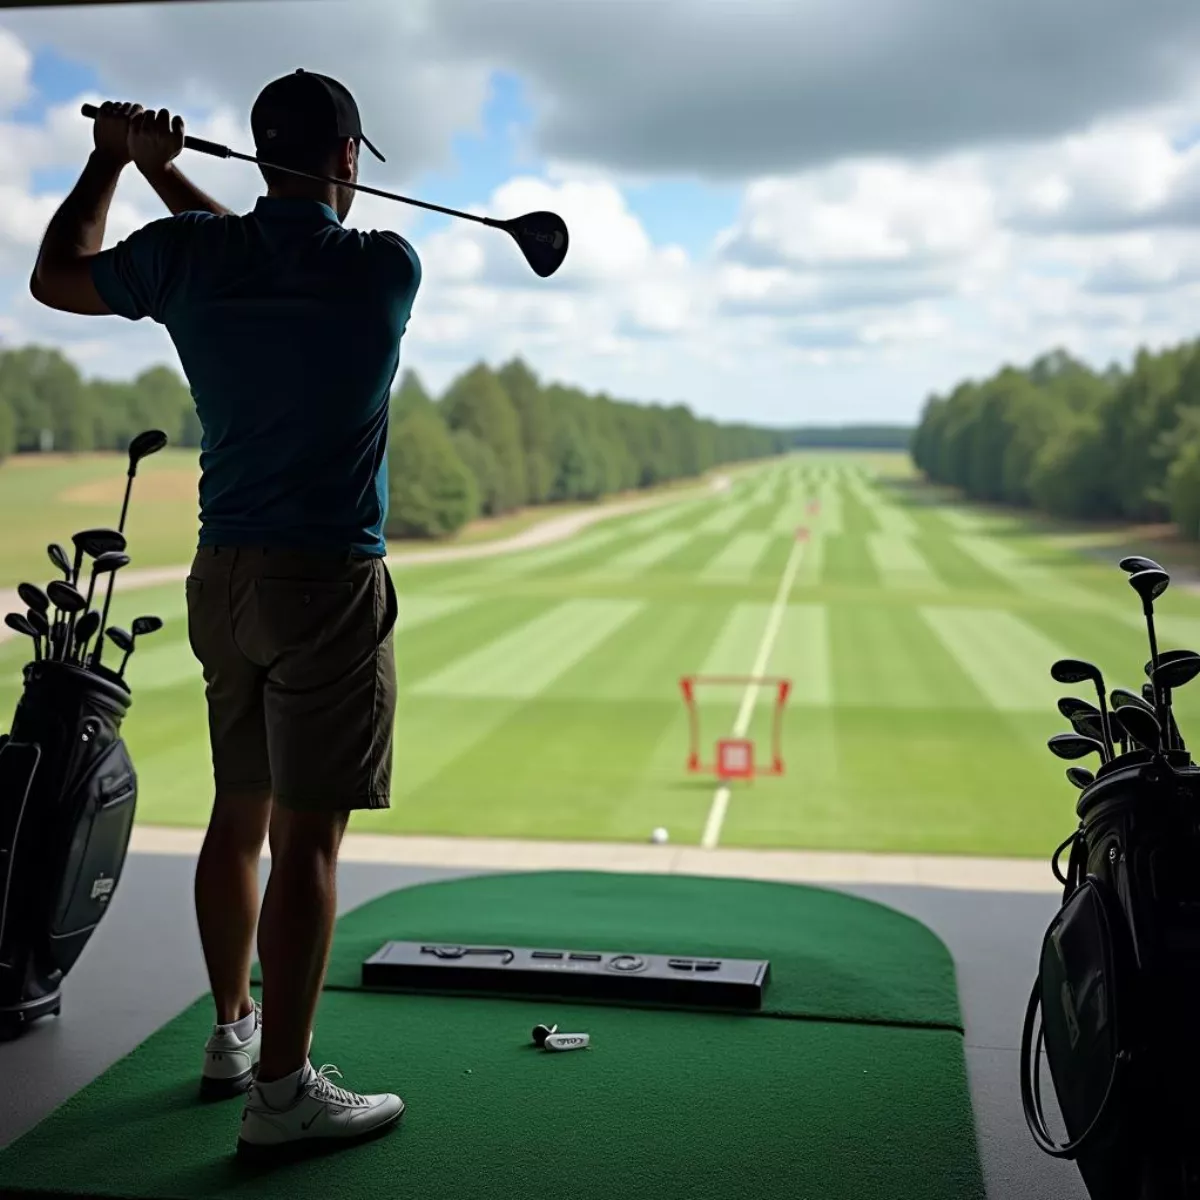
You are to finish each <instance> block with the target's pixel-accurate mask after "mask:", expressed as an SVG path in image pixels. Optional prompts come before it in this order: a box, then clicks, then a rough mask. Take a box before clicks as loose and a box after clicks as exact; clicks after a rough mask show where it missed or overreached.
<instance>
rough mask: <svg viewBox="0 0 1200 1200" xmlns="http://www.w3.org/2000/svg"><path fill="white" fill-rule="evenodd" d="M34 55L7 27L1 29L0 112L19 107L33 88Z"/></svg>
mask: <svg viewBox="0 0 1200 1200" xmlns="http://www.w3.org/2000/svg"><path fill="white" fill-rule="evenodd" d="M32 74H33V55H32V54H31V53H30V52H29V49H28V48H27V47H26V46H25V44H24V43H23V42H22V41H21V40H20V39H19V38H17V37H14V36H13V35H12V34H11V33H10V32H9V31H8V30H7V29H0V114H7V113H10V112H12V111H13V109H15V108H19V107H20V106H21V105H22V104H24V102H25V101H26V100H28V99H29V96H30V93H31V92H32V88H33V80H32Z"/></svg>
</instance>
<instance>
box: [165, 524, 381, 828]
mask: <svg viewBox="0 0 1200 1200" xmlns="http://www.w3.org/2000/svg"><path fill="white" fill-rule="evenodd" d="M186 589H187V609H188V638H189V641H190V642H191V647H192V653H193V654H194V655H195V656H196V658H197V659H198V660H199V662H200V665H201V667H203V669H204V682H205V685H206V689H205V693H206V695H207V698H208V725H209V736H210V739H211V743H212V762H213V777H214V781H215V783H216V786H217V787H218V788H219V789H227V788H228V789H241V788H256V787H270V788H271V789H272V793H273V796H274V799H275V801H276V802H277V803H279V804H281V805H283V806H284V807H285V808H289V809H296V810H302V811H313V810H321V811H328V812H333V811H346V810H349V809H361V808H388V807H389V806H390V804H391V774H392V729H393V723H394V720H395V715H396V660H395V654H394V649H393V641H392V634H393V629H394V626H395V623H396V612H397V603H396V591H395V587H394V585H393V583H392V577H391V573H390V572H389V571H388V569H387V567H386V565H385V564H384V562H383V560H382V559H380V558H366V557H359V556H352V555H350V554H348V553H338V552H323V551H306V550H292V549H275V548H270V547H267V548H264V547H247V546H202V547H200V549H199V550H198V551H197V553H196V557H195V559H194V561H193V563H192V570H191V574H190V575H189V576H188V577H187V583H186Z"/></svg>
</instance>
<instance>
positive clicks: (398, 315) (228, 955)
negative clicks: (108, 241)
mask: <svg viewBox="0 0 1200 1200" xmlns="http://www.w3.org/2000/svg"><path fill="white" fill-rule="evenodd" d="M250 123H251V128H252V130H253V135H254V143H255V147H256V157H258V158H261V159H265V160H267V161H269V162H273V163H275V164H278V165H280V166H286V167H291V168H293V169H294V170H299V171H305V172H307V173H309V174H318V175H325V176H328V177H330V178H332V179H336V180H341V181H346V182H349V183H353V182H355V181H357V179H358V160H359V153H360V151H361V149H362V148H363V147H364V146H365V147H366V148H367V149H368V150H370V151H371V152H372V153H374V154H376V155H377V156H378V151H376V150H375V148H374V147H373V146H372V145H371V143H370V142H369V141H368V140H367V139H366V137H364V136H363V131H362V126H361V124H360V121H359V112H358V106H357V105H356V104H355V102H354V99H353V98H352V97H351V95H350V93H349V92H348V91H347V90H346V89H345V88H344V87H343V86H342V85H341V84H339V83H337V82H335V81H334V80H332V79H329V78H327V77H326V76H323V75H317V74H310V73H308V72H305V71H297V72H296V73H295V74H292V75H287V76H285V77H283V78H282V79H278V80H275V81H274V82H273V83H270V84H268V85H267V86H266V87H265V88H264V89H263V91H262V93H261V94H260V95H259V97H258V99H257V100H256V101H255V103H254V107H253V109H252V111H251V114H250ZM94 137H95V148H94V150H93V151H92V153H91V156H90V157H89V159H88V161H87V165H86V166H85V167H84V170H83V173H82V175H81V176H80V179H79V182H78V183H77V184H76V185H75V187H74V189H73V190H72V192H71V193H70V195H69V196H68V197H67V198H66V200H64V201H63V203H62V205H61V207H60V208H59V210H58V212H57V213H56V214H55V215H54V218H53V219H52V220H51V222H50V224H49V227H48V228H47V230H46V234H45V237H44V239H43V241H42V245H41V248H40V250H39V253H38V258H37V265H36V267H35V268H34V272H33V276H32V278H31V280H30V290H31V291H32V293H33V295H34V297H35V298H36V299H37V300H39V301H40V302H41V303H43V304H46V305H48V306H49V307H51V308H54V309H58V310H60V311H62V312H68V313H81V314H87V315H97V316H100V315H110V314H111V315H116V316H119V317H124V318H126V319H127V320H130V321H140V320H142V319H143V318H145V317H150V318H151V319H152V320H154V321H157V322H158V323H159V324H161V325H163V326H165V327H166V329H167V332H168V333H169V335H170V337H171V339H172V341H173V342H174V344H175V348H176V350H177V351H178V354H179V358H180V362H181V364H182V366H183V370H184V373H185V374H186V376H187V380H188V383H189V385H190V387H191V392H192V396H193V397H194V399H195V403H196V410H197V413H198V416H199V419H200V423H201V425H202V427H203V430H204V438H203V449H202V451H201V455H200V467H201V478H200V532H199V545H198V548H197V551H196V555H195V559H194V561H193V563H192V567H191V573H190V575H189V576H188V577H187V583H186V590H187V609H188V635H189V639H190V642H191V647H192V651H193V653H194V654H195V656H196V657H197V659H198V660H199V662H200V664H201V666H202V668H203V673H204V680H205V684H206V693H207V698H208V721H209V732H210V739H211V744H212V761H213V776H214V783H215V792H216V795H215V800H214V804H213V811H212V816H211V819H210V821H209V825H208V831H207V834H206V836H205V840H204V846H203V849H202V850H201V852H200V859H199V862H198V864H197V868H196V880H195V899H196V916H197V921H198V925H199V930H200V939H201V943H202V945H203V948H204V956H205V960H206V963H207V966H208V973H209V980H210V983H211V986H212V994H213V1000H214V1002H215V1005H216V1023H215V1027H214V1029H213V1032H212V1036H211V1037H210V1038H209V1039H208V1044H207V1046H206V1047H205V1056H204V1067H203V1071H202V1075H201V1091H202V1093H203V1094H204V1095H205V1096H235V1095H240V1094H245V1102H244V1111H243V1113H242V1119H241V1122H240V1126H239V1135H238V1141H237V1150H238V1152H239V1153H240V1154H248V1155H251V1156H254V1157H266V1158H270V1157H273V1156H275V1155H286V1154H290V1153H294V1152H298V1151H303V1150H306V1149H309V1148H311V1147H313V1146H314V1145H315V1144H317V1143H324V1144H325V1145H328V1142H329V1140H330V1139H338V1140H340V1141H341V1142H344V1143H350V1142H355V1141H358V1140H360V1139H362V1138H365V1137H368V1136H370V1135H372V1134H376V1133H379V1132H381V1131H382V1130H385V1129H387V1128H390V1127H394V1126H395V1124H396V1122H397V1120H398V1119H399V1117H400V1115H401V1113H402V1112H403V1111H404V1103H403V1101H402V1100H401V1099H400V1097H399V1096H396V1095H391V1094H380V1095H368V1096H360V1095H356V1094H355V1093H353V1092H349V1091H345V1090H343V1089H342V1088H340V1087H338V1086H336V1085H335V1084H334V1083H333V1081H332V1079H331V1078H330V1076H331V1075H340V1072H338V1071H337V1069H336V1068H335V1067H332V1066H325V1067H322V1068H321V1069H320V1071H314V1069H313V1067H312V1064H311V1063H310V1061H309V1057H308V1055H309V1052H310V1050H311V1045H312V1032H311V1031H312V1029H313V1022H314V1018H315V1015H316V1008H317V1000H318V997H319V995H320V991H321V985H322V981H323V979H324V976H325V970H326V966H327V963H328V958H329V949H330V944H331V941H332V936H333V923H334V915H335V906H336V869H337V858H338V851H339V848H340V845H341V840H342V835H343V833H344V831H345V828H346V824H347V821H348V818H349V815H350V813H351V812H352V811H354V810H355V809H380V808H387V807H388V806H389V804H390V792H391V766H392V724H393V718H394V714H395V704H396V676H395V660H394V657H393V646H392V631H393V625H394V623H395V619H396V595H395V591H394V589H393V586H392V581H391V577H390V575H389V573H388V571H387V569H386V567H385V565H384V561H383V557H384V553H385V543H384V539H383V526H384V521H385V518H386V515H387V498H388V478H387V441H388V400H389V395H390V392H391V387H392V382H393V379H394V377H395V374H396V370H397V367H398V359H399V350H400V340H401V337H402V336H403V334H404V332H405V329H406V327H407V324H408V319H409V314H410V311H411V308H412V303H413V298H414V296H415V294H416V291H417V288H418V286H419V283H420V278H421V267H420V262H419V260H418V258H417V255H416V253H415V252H414V250H413V248H412V247H411V246H410V245H409V244H408V242H406V241H405V240H404V239H403V238H402V237H399V236H398V235H397V234H395V233H388V232H372V233H362V232H358V231H356V230H351V229H347V228H345V227H344V225H343V222H344V221H345V219H346V216H347V214H348V213H349V212H350V207H351V202H352V201H353V199H354V192H353V191H352V190H351V189H350V188H348V187H345V186H342V185H341V184H333V183H318V182H314V181H312V180H309V179H305V178H302V177H300V176H297V175H293V174H287V173H284V172H280V171H271V170H269V169H267V168H263V169H262V173H263V177H264V179H265V181H266V184H267V188H266V194H265V195H264V196H261V197H260V198H259V199H258V200H257V202H256V203H255V206H254V209H253V211H251V212H249V213H246V214H244V215H237V214H234V213H231V212H229V211H228V210H226V209H224V208H222V207H221V206H220V205H219V204H217V203H216V202H215V201H213V200H212V199H210V198H209V197H208V196H206V195H205V194H204V193H203V192H201V191H200V190H199V189H198V188H196V187H195V186H194V185H193V184H191V183H189V182H188V180H187V179H185V178H184V176H183V175H182V174H181V173H180V172H179V170H178V169H177V167H176V166H175V162H174V160H175V158H176V157H177V156H178V154H179V153H180V151H181V150H182V149H183V139H184V126H183V121H182V119H181V118H179V117H174V118H172V117H171V115H170V114H169V113H167V112H166V111H159V112H157V113H156V112H154V111H144V110H143V109H142V107H141V106H140V105H137V104H117V103H111V102H110V103H106V104H104V105H102V106H101V108H100V112H99V115H98V117H97V118H96V122H95V134H94ZM379 157H382V156H379ZM130 162H132V163H134V164H135V165H136V166H137V168H138V169H139V170H140V171H141V173H142V175H143V176H144V177H145V178H146V180H147V181H148V182H149V183H150V184H151V186H152V187H153V188H154V190H155V191H156V192H157V193H158V195H159V196H160V197H161V198H162V199H163V201H164V202H165V203H166V205H167V207H168V208H169V209H170V211H171V212H172V213H173V214H174V215H173V216H170V217H165V218H163V219H160V220H156V221H152V222H151V223H150V224H148V225H146V226H145V227H144V228H142V229H139V230H137V231H136V232H134V233H132V234H130V236H129V237H127V238H125V239H124V240H123V241H121V242H118V243H117V244H116V245H115V246H113V247H112V248H111V249H108V250H103V249H101V246H102V243H103V241H104V227H105V221H106V219H107V216H108V210H109V205H110V203H111V201H112V197H113V192H114V191H115V189H116V186H117V181H118V179H119V178H120V176H121V172H122V171H123V170H124V169H125V167H126V166H127V165H129V163H130ZM268 833H269V835H270V842H271V873H270V880H269V883H268V886H267V890H266V896H265V899H264V900H263V904H262V913H261V920H260V919H259V911H258V864H259V856H260V853H261V851H262V846H263V841H264V839H265V838H266V837H267V835H268ZM256 923H257V924H258V928H259V935H258V949H259V959H260V962H261V965H262V973H263V993H262V1007H261V1009H260V1006H259V1005H258V1003H257V1002H255V1001H254V999H253V998H252V997H251V995H250V962H251V951H252V948H253V944H254V936H255V925H256ZM264 1011H265V1013H266V1015H267V1016H269V1017H270V1020H269V1021H265V1022H264V1020H263V1012H264ZM264 1029H265V1034H264ZM370 1061H371V1064H372V1065H375V1061H376V1060H374V1059H371V1060H370Z"/></svg>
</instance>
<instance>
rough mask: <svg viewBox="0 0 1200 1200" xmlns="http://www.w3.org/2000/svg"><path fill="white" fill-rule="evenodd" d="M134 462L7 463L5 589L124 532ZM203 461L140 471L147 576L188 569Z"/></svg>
mask: <svg viewBox="0 0 1200 1200" xmlns="http://www.w3.org/2000/svg"><path fill="white" fill-rule="evenodd" d="M127 467H128V459H127V458H125V456H124V455H120V454H100V453H96V454H78V455H66V454H47V455H40V454H39V455H32V454H29V455H16V456H13V457H10V458H7V459H4V460H3V461H2V462H0V512H2V513H4V517H5V520H4V528H3V530H0V587H15V586H16V585H17V583H19V582H20V581H21V580H22V579H29V580H32V581H34V582H37V583H44V582H45V581H46V580H47V579H53V578H54V577H55V571H54V568H53V567H51V565H50V561H49V559H48V558H47V557H46V546H47V545H49V543H50V542H61V543H62V544H63V546H64V547H65V548H66V550H67V552H68V554H73V553H74V550H73V547H72V546H71V543H70V540H69V539H70V535H71V533H72V531H74V530H76V529H86V528H89V527H98V526H102V527H108V528H114V529H115V528H116V526H117V524H118V522H119V520H120V516H121V503H122V500H123V499H124V495H125V484H126V469H127ZM756 469H757V468H756V466H755V465H754V464H745V463H737V464H733V465H731V466H727V467H721V468H719V469H718V470H715V471H713V472H711V474H713V475H717V474H724V475H728V476H730V477H732V478H738V477H739V476H740V475H743V474H745V473H746V472H747V471H751V472H753V471H754V470H756ZM199 482H200V466H199V453H198V451H195V450H180V449H175V448H168V449H166V450H163V451H161V452H160V453H159V454H156V455H154V457H152V458H148V459H145V460H144V461H143V462H142V463H141V465H140V466H139V467H138V474H137V479H136V480H135V481H134V485H133V493H132V499H131V503H130V506H129V513H128V518H127V520H126V523H125V534H126V536H127V537H128V538H129V542H130V547H131V549H132V548H133V547H134V546H136V560H135V561H136V565H137V566H139V567H163V566H177V565H178V564H180V563H184V562H187V561H188V560H189V558H190V555H191V552H192V550H193V548H194V547H195V544H196V536H197V533H198V532H199V528H200V526H199V504H198V500H197V488H198V485H199ZM708 486H709V480H708V478H707V477H706V478H705V479H703V480H699V481H697V480H695V479H685V480H678V481H675V482H672V483H669V484H664V485H662V486H661V487H657V488H648V489H646V490H644V491H641V492H637V493H630V494H621V495H616V496H607V497H605V498H603V499H602V500H599V501H596V502H594V503H590V504H582V503H576V504H547V505H540V506H538V507H535V508H527V509H522V510H520V511H519V512H516V513H509V514H506V515H505V516H502V517H489V518H485V519H482V520H479V521H475V522H472V523H471V524H470V525H468V526H466V527H465V528H464V529H462V530H460V531H459V533H457V534H456V535H455V536H453V537H449V538H445V539H443V540H442V541H441V542H429V541H422V540H398V539H397V540H393V541H391V542H390V543H389V547H388V553H389V554H390V555H392V556H395V557H397V558H399V557H402V556H403V555H405V554H409V553H412V552H414V551H423V550H428V549H429V548H430V547H431V546H433V547H436V546H439V545H445V546H470V545H476V544H479V543H481V542H492V541H498V540H501V539H503V538H510V537H515V536H516V535H518V534H520V533H524V532H525V531H526V530H528V529H531V528H532V527H533V526H535V525H540V524H542V523H543V522H545V521H549V520H552V519H554V518H560V517H563V516H566V515H569V514H571V513H577V512H583V511H591V510H596V509H605V508H609V507H612V506H614V505H619V504H621V503H623V502H627V501H629V500H631V499H645V498H647V497H651V496H660V495H665V496H675V495H679V496H686V495H688V494H692V493H700V492H703V491H704V490H705V489H706V488H707V487H708Z"/></svg>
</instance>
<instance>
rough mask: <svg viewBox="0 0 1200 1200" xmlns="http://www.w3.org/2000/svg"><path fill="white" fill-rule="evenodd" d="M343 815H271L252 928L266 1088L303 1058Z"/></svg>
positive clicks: (330, 918) (329, 927)
mask: <svg viewBox="0 0 1200 1200" xmlns="http://www.w3.org/2000/svg"><path fill="white" fill-rule="evenodd" d="M349 815H350V814H349V813H348V812H345V811H343V812H289V811H288V810H287V809H286V808H284V807H282V806H281V805H276V806H275V807H274V810H273V812H272V814H271V876H270V879H269V880H268V882H267V893H266V896H265V897H264V898H263V906H262V915H261V916H260V918H259V925H258V954H259V961H260V963H261V964H262V973H263V1001H262V1003H263V1013H264V1014H266V1013H269V1014H270V1016H269V1017H266V1018H265V1019H264V1021H263V1039H262V1057H261V1059H260V1060H259V1067H258V1078H259V1082H261V1083H270V1082H272V1081H274V1080H277V1079H283V1078H284V1077H285V1076H288V1075H292V1074H294V1073H295V1072H296V1071H299V1070H300V1069H301V1068H302V1067H303V1066H304V1063H305V1060H306V1059H307V1057H308V1035H309V1031H310V1030H311V1029H312V1027H313V1022H314V1020H315V1018H316V1012H317V1002H318V1000H319V999H320V995H321V985H322V983H323V982H324V980H325V968H326V966H327V965H328V962H329V949H330V946H331V944H332V941H333V924H334V917H335V914H336V912H337V856H338V849H339V847H340V845H341V841H342V834H343V833H344V832H345V830H346V821H347V818H348V817H349Z"/></svg>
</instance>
